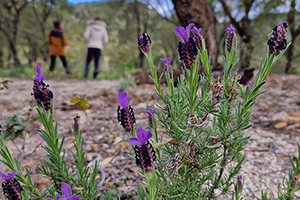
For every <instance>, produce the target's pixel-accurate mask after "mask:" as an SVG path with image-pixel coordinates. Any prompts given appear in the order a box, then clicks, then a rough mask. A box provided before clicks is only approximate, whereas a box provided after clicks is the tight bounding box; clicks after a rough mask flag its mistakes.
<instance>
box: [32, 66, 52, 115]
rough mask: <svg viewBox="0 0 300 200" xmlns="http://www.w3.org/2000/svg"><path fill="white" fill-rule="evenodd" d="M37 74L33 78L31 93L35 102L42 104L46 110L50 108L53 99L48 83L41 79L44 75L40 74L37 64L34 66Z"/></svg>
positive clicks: (43, 78)
mask: <svg viewBox="0 0 300 200" xmlns="http://www.w3.org/2000/svg"><path fill="white" fill-rule="evenodd" d="M36 72H37V75H36V77H35V78H33V79H34V80H33V93H31V95H33V96H34V99H35V101H36V103H37V104H39V105H42V103H43V105H44V107H45V110H46V111H48V110H50V108H51V100H52V99H53V93H52V91H51V90H50V89H49V85H46V84H45V83H44V82H43V81H44V80H45V76H43V75H42V71H41V68H40V66H39V65H37V66H36Z"/></svg>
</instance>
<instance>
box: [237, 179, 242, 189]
mask: <svg viewBox="0 0 300 200" xmlns="http://www.w3.org/2000/svg"><path fill="white" fill-rule="evenodd" d="M237 185H238V190H239V191H242V188H243V183H242V176H239V175H237Z"/></svg>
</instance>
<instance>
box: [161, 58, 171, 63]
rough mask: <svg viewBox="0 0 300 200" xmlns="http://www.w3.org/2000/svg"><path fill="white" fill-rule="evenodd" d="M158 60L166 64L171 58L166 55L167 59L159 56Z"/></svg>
mask: <svg viewBox="0 0 300 200" xmlns="http://www.w3.org/2000/svg"><path fill="white" fill-rule="evenodd" d="M160 61H161V62H163V63H164V64H165V65H167V64H169V63H171V58H170V57H168V58H167V59H163V58H161V59H160Z"/></svg>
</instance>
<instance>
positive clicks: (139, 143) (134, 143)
mask: <svg viewBox="0 0 300 200" xmlns="http://www.w3.org/2000/svg"><path fill="white" fill-rule="evenodd" d="M128 142H129V143H131V144H133V145H139V146H141V142H140V141H139V140H138V139H137V138H136V137H134V138H129V139H128Z"/></svg>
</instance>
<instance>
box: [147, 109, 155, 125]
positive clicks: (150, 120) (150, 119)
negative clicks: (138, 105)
mask: <svg viewBox="0 0 300 200" xmlns="http://www.w3.org/2000/svg"><path fill="white" fill-rule="evenodd" d="M145 112H146V113H147V114H148V123H149V126H150V128H152V127H153V124H154V123H155V118H154V115H153V114H154V113H155V110H152V109H151V108H149V110H146V111H145Z"/></svg>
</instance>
